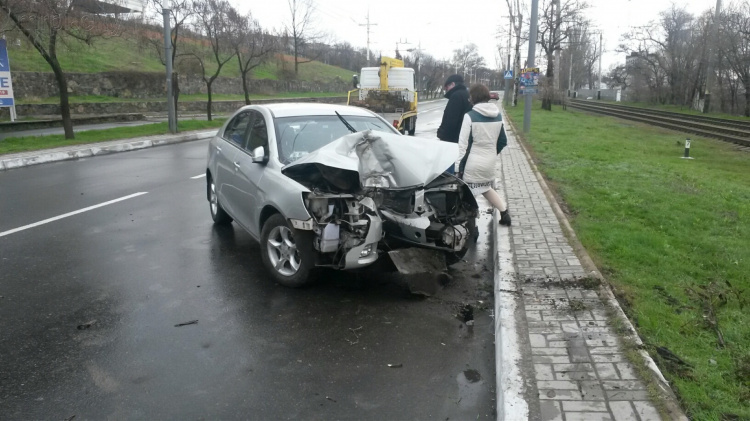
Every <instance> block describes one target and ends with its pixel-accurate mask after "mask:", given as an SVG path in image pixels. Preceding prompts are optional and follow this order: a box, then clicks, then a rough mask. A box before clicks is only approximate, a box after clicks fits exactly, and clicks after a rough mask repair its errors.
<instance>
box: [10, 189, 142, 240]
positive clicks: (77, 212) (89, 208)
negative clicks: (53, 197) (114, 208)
mask: <svg viewBox="0 0 750 421" xmlns="http://www.w3.org/2000/svg"><path fill="white" fill-rule="evenodd" d="M147 193H148V192H146V191H143V192H138V193H134V194H131V195H128V196H123V197H121V198H119V199H115V200H110V201H109V202H104V203H99V204H98V205H94V206H89V207H87V208H83V209H79V210H77V211H73V212H68V213H66V214H63V215H58V216H55V217H52V218H49V219H45V220H43V221H39V222H35V223H33V224H29V225H25V226H22V227H19V228H15V229H12V230H10V231H4V232H0V237H5V236H6V235H10V234H15V233H17V232H19V231H23V230H27V229H29V228H34V227H38V226H40V225H44V224H48V223H50V222H54V221H58V220H60V219H63V218H67V217H69V216H73V215H78V214H79V213H84V212H88V211H90V210H94V209H97V208H101V207H103V206H107V205H111V204H113V203H117V202H122V201H123V200H128V199H132V198H134V197H138V196H142V195H144V194H147Z"/></svg>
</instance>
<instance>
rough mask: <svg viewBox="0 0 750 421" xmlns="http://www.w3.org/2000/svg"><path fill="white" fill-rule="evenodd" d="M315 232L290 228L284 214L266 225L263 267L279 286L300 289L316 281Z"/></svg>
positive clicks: (269, 219)
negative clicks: (314, 277)
mask: <svg viewBox="0 0 750 421" xmlns="http://www.w3.org/2000/svg"><path fill="white" fill-rule="evenodd" d="M312 240H313V238H312V233H311V232H307V231H300V230H296V229H294V228H292V227H290V226H289V224H288V223H287V221H286V219H284V217H283V216H282V215H281V214H278V213H277V214H274V215H272V216H271V217H270V218H268V220H266V222H265V223H264V224H263V229H262V230H261V234H260V254H261V258H262V260H263V265H264V266H265V267H266V269H267V270H268V272H269V273H270V274H271V276H272V277H273V279H274V281H276V283H278V284H279V285H282V286H285V287H289V288H299V287H302V286H305V285H307V284H309V283H310V282H311V281H312V276H311V275H312V273H311V272H312V270H313V268H314V267H315V251H314V250H313V244H312Z"/></svg>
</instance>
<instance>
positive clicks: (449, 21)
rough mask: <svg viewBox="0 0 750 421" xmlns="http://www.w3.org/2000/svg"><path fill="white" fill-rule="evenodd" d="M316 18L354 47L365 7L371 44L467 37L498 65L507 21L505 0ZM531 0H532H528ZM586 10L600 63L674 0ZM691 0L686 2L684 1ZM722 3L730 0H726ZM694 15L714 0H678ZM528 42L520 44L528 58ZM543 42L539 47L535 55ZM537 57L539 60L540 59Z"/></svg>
mask: <svg viewBox="0 0 750 421" xmlns="http://www.w3.org/2000/svg"><path fill="white" fill-rule="evenodd" d="M230 1H232V2H233V4H234V5H235V6H236V7H238V8H239V9H240V10H241V11H243V12H246V11H247V10H248V9H249V10H250V11H251V12H252V13H253V15H254V16H255V18H256V19H258V20H259V21H260V23H261V25H262V26H264V27H266V28H277V29H280V28H281V27H282V26H283V23H284V22H287V21H288V20H289V16H290V12H289V6H288V3H287V0H230ZM314 1H315V4H316V9H317V10H316V12H315V16H316V23H317V25H316V26H317V27H318V28H319V29H322V30H324V31H326V32H328V33H329V34H330V35H331V36H332V37H333V39H334V40H341V41H344V40H345V41H348V42H349V43H350V44H352V45H354V46H355V47H365V46H366V45H367V27H366V26H360V25H364V24H365V23H366V21H367V13H368V9H369V13H370V23H371V27H370V48H371V50H373V51H376V52H378V51H379V52H381V53H382V54H383V55H388V56H393V55H394V54H395V49H396V44H397V43H401V42H403V43H406V44H399V48H400V49H401V51H402V53H403V52H404V50H406V49H407V48H419V47H420V46H421V48H422V49H423V50H424V51H425V52H426V53H428V54H430V55H432V56H433V57H435V58H437V59H449V58H450V57H451V55H452V51H453V50H454V49H456V48H459V47H461V46H463V45H465V44H468V43H474V44H477V46H478V47H479V51H480V54H481V55H482V56H483V57H484V58H485V61H486V63H487V65H488V67H490V68H496V67H497V64H496V63H497V59H498V57H497V55H498V54H497V44H498V43H499V42H505V41H499V40H498V38H497V33H498V26H499V24H500V23H501V22H503V23H504V22H507V20H508V17H507V16H508V10H507V6H506V2H505V0H449V1H446V2H441V1H434V0H314ZM524 1H525V2H526V3H527V5H529V6H530V5H531V0H524ZM543 1H544V0H539V4H540V7H541V4H542V2H543ZM588 3H589V4H590V5H591V7H590V8H589V9H588V10H587V12H586V15H587V16H588V17H589V18H590V19H591V20H592V22H593V26H594V27H596V28H598V29H601V30H602V34H603V37H604V48H605V54H604V56H603V60H602V61H603V63H602V67H603V68H604V70H605V71H606V69H607V68H609V66H610V65H612V64H616V63H620V62H622V63H624V62H625V57H624V55H623V54H618V53H616V52H614V50H615V48H617V46H618V44H619V39H620V35H621V34H622V33H624V32H627V31H628V29H629V28H630V27H632V26H641V25H645V24H647V23H648V22H649V21H652V20H656V19H657V18H658V14H659V12H660V11H663V10H667V9H669V8H670V7H671V5H672V3H673V1H672V0H589V1H588ZM686 3H687V4H686ZM724 3H727V1H726V0H725V1H724ZM677 4H678V5H680V6H682V5H684V7H686V8H687V10H688V11H689V12H691V13H693V14H695V15H698V14H700V13H702V12H703V11H705V10H708V9H713V8H714V7H715V6H716V0H690V1H689V2H687V1H683V2H677ZM527 51H528V47H527V46H524V48H523V49H522V53H521V55H522V57H523V58H522V60H525V57H526V55H527ZM538 57H539V48H537V58H538ZM537 63H539V60H538V59H537Z"/></svg>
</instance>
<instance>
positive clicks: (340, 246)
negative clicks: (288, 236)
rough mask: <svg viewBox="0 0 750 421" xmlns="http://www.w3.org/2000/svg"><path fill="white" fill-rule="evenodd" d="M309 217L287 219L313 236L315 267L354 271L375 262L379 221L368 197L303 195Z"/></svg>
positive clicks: (381, 223) (379, 231)
mask: <svg viewBox="0 0 750 421" xmlns="http://www.w3.org/2000/svg"><path fill="white" fill-rule="evenodd" d="M303 200H304V203H305V207H306V208H307V209H308V211H309V212H310V215H311V218H310V219H309V220H307V221H299V220H290V222H291V225H292V226H293V227H294V228H296V229H301V230H307V231H312V232H313V233H314V234H315V237H314V239H313V248H314V249H315V250H316V251H317V253H318V258H317V262H316V264H317V265H318V266H326V267H333V268H336V269H355V268H359V267H363V266H367V265H370V264H372V263H374V262H375V261H376V260H377V259H378V242H379V241H380V240H381V238H382V237H383V221H382V219H381V218H380V216H379V215H378V213H377V209H376V208H375V204H374V202H373V201H372V199H370V198H367V197H365V198H361V199H358V198H356V197H354V196H352V195H347V194H325V193H304V194H303Z"/></svg>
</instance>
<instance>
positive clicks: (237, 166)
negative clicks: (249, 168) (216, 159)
mask: <svg viewBox="0 0 750 421" xmlns="http://www.w3.org/2000/svg"><path fill="white" fill-rule="evenodd" d="M233 164H234V169H235V170H239V169H240V164H238V163H236V162H233Z"/></svg>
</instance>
